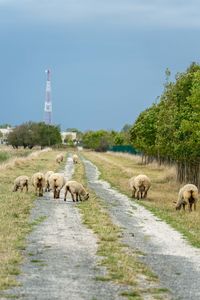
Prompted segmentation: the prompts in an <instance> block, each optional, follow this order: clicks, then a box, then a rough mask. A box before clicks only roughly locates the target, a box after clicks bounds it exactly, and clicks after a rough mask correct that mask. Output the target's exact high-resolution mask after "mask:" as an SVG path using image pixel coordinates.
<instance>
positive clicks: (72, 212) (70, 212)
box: [1, 160, 124, 300]
mask: <svg viewBox="0 0 200 300" xmlns="http://www.w3.org/2000/svg"><path fill="white" fill-rule="evenodd" d="M72 172H73V163H72V162H71V160H68V163H67V165H66V169H65V172H64V175H65V177H66V178H67V179H69V178H70V177H71V175H72ZM44 216H45V218H46V219H45V220H44V222H42V223H41V224H39V225H38V226H37V227H36V229H35V230H34V231H33V232H32V233H31V234H30V236H29V237H28V247H27V249H26V251H25V262H24V264H23V266H22V274H21V275H20V276H18V278H17V279H18V281H19V282H20V284H21V286H20V287H17V288H14V289H12V290H9V291H7V292H5V294H6V295H7V296H6V297H3V298H1V299H4V298H5V299H7V298H8V297H13V298H17V299H26V300H33V299H38V300H54V299H59V300H64V299H65V300H66V299H70V300H79V299H80V300H81V299H85V300H95V299H96V300H101V299H104V300H110V299H116V300H118V299H119V300H120V299H124V298H122V297H120V296H119V294H120V291H121V290H122V288H121V287H120V286H117V285H114V284H113V283H111V282H101V281H96V280H95V278H96V276H103V275H105V270H104V269H103V268H100V267H97V264H98V261H99V258H98V257H97V256H96V249H97V241H96V238H95V236H94V234H93V233H92V232H91V231H90V230H88V229H87V228H86V227H85V226H83V225H82V223H81V217H80V214H79V211H78V209H77V208H76V205H75V203H73V202H72V201H71V198H69V199H67V201H66V202H64V201H63V195H61V199H58V200H54V199H52V193H49V194H46V195H45V197H44V198H43V199H39V200H37V201H36V205H35V208H34V209H33V212H32V219H33V220H35V219H38V218H40V217H41V218H43V217H44Z"/></svg>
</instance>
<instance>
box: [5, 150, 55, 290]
mask: <svg viewBox="0 0 200 300" xmlns="http://www.w3.org/2000/svg"><path fill="white" fill-rule="evenodd" d="M57 153H58V151H49V152H47V151H46V152H44V151H43V152H40V153H37V154H34V155H32V156H31V158H30V157H28V158H26V159H24V160H23V162H21V161H20V163H19V164H18V166H17V167H16V164H15V166H13V165H12V166H11V167H6V168H5V169H4V170H3V172H1V173H0V191H1V193H0V290H3V289H6V288H9V287H10V286H12V285H15V284H17V283H16V281H15V277H14V276H13V275H17V274H18V273H19V268H18V266H19V263H20V262H21V261H22V255H21V250H23V249H24V248H25V242H24V241H25V236H26V234H27V233H28V232H29V231H30V230H31V228H32V225H35V224H30V223H29V215H30V210H31V208H32V207H33V202H34V200H35V195H34V189H33V187H31V185H30V192H28V193H21V192H16V193H13V192H12V187H13V181H14V179H15V178H16V177H17V176H19V175H27V176H29V177H31V176H32V174H33V173H35V172H38V171H42V172H46V171H47V170H57V168H58V165H57V164H56V162H55V156H56V154H57ZM59 167H60V166H59ZM41 201H42V199H41Z"/></svg>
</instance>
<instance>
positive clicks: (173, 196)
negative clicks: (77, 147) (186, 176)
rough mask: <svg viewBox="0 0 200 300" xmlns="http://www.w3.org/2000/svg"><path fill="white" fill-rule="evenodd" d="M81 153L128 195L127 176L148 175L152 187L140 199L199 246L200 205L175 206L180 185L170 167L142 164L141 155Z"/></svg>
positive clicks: (102, 175) (129, 192)
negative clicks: (191, 209) (190, 207)
mask: <svg viewBox="0 0 200 300" xmlns="http://www.w3.org/2000/svg"><path fill="white" fill-rule="evenodd" d="M84 156H85V157H86V158H88V159H90V160H91V161H92V162H94V163H95V164H96V165H97V166H98V168H99V170H100V171H101V178H102V179H105V180H107V181H108V182H110V183H111V185H112V186H113V187H116V188H117V189H118V190H120V191H121V192H123V193H125V194H126V195H128V196H131V191H130V188H129V185H128V180H129V178H131V177H132V176H135V175H139V174H146V175H147V176H149V177H150V178H151V180H152V187H151V189H150V191H149V194H148V199H147V200H145V201H141V200H140V203H141V204H142V205H144V206H145V207H147V208H148V209H149V210H151V211H152V212H153V213H154V214H156V215H157V216H158V217H160V218H161V219H163V220H165V221H166V222H167V223H169V224H171V225H172V226H173V227H174V228H175V229H177V230H178V231H180V232H181V233H182V234H183V235H184V236H185V237H186V238H187V239H188V241H189V242H190V243H191V244H192V245H193V246H196V247H198V248H199V247H200V235H199V231H200V217H199V216H200V207H199V205H198V204H197V211H196V212H192V213H188V211H187V210H186V211H185V212H184V211H178V212H177V211H176V210H175V203H174V202H176V201H177V195H178V191H179V188H180V185H178V184H177V183H176V180H175V171H174V169H173V168H172V167H160V166H157V165H156V164H150V165H142V164H141V158H140V157H137V156H132V155H123V154H122V155H116V154H110V153H104V154H101V153H94V152H84Z"/></svg>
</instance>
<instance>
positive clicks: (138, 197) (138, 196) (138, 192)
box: [136, 190, 140, 200]
mask: <svg viewBox="0 0 200 300" xmlns="http://www.w3.org/2000/svg"><path fill="white" fill-rule="evenodd" d="M139 194H140V191H139V190H137V193H136V195H137V200H139V199H140V195H139Z"/></svg>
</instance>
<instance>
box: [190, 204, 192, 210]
mask: <svg viewBox="0 0 200 300" xmlns="http://www.w3.org/2000/svg"><path fill="white" fill-rule="evenodd" d="M189 211H192V203H189Z"/></svg>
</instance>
